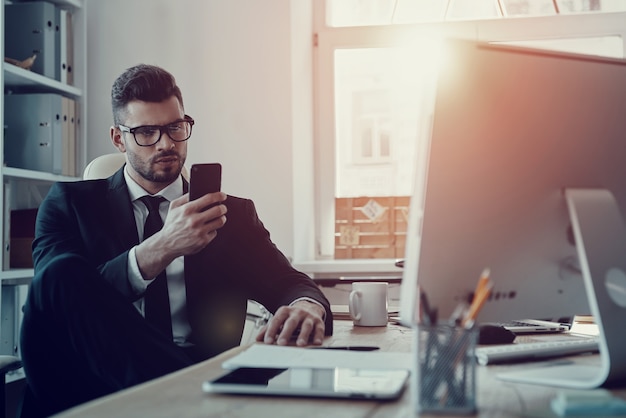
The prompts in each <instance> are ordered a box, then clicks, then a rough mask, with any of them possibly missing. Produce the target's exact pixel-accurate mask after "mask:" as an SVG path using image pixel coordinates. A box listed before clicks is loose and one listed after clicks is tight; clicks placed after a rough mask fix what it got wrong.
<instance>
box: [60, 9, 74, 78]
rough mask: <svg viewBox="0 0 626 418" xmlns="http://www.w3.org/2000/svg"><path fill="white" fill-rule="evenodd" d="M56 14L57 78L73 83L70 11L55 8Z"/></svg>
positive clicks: (72, 40) (72, 39) (72, 43)
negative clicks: (57, 30)
mask: <svg viewBox="0 0 626 418" xmlns="http://www.w3.org/2000/svg"><path fill="white" fill-rule="evenodd" d="M57 16H58V21H59V36H58V44H57V48H56V50H57V65H58V72H59V77H60V78H59V79H60V81H61V82H62V83H66V84H74V73H73V66H74V53H73V51H74V32H73V26H72V13H71V12H70V11H68V10H64V9H59V8H57Z"/></svg>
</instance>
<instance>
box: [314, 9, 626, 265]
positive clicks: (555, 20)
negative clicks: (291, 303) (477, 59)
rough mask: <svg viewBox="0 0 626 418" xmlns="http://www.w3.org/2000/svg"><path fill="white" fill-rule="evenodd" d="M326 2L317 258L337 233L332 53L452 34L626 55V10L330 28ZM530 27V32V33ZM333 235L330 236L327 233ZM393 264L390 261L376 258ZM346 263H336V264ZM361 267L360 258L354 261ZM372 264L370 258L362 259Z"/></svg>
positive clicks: (317, 35) (317, 68)
mask: <svg viewBox="0 0 626 418" xmlns="http://www.w3.org/2000/svg"><path fill="white" fill-rule="evenodd" d="M325 16H326V9H325V1H315V2H313V32H314V33H313V37H314V49H313V54H314V56H313V63H314V69H313V86H314V89H313V90H314V106H313V111H314V118H313V120H314V171H315V172H314V184H315V212H314V213H315V227H314V233H315V252H316V254H315V255H314V259H315V260H318V261H319V260H325V261H329V260H333V259H334V256H333V253H334V245H335V244H334V242H335V240H334V231H335V210H334V202H335V183H336V181H335V173H336V167H335V163H334V162H335V141H336V138H335V119H334V117H335V106H334V77H333V75H334V51H335V50H337V49H344V48H348V49H353V48H380V47H391V46H394V43H395V40H396V39H404V38H410V37H413V38H416V37H420V36H426V37H429V36H430V37H432V36H442V37H446V36H452V37H461V38H466V39H471V40H478V41H489V42H510V41H527V40H532V41H534V40H549V39H558V38H584V37H600V36H615V35H617V36H620V37H621V38H622V40H623V51H622V54H623V56H624V57H626V25H624V24H623V22H624V21H626V12H608V13H603V12H594V13H580V14H567V15H556V16H541V17H523V18H521V17H515V18H497V19H488V20H474V21H461V20H455V21H445V22H438V23H432V22H429V23H416V24H401V25H389V26H362V27H329V26H327V25H326V22H325ZM529 28H532V30H531V31H530V30H529ZM329 231H332V233H329ZM378 261H379V262H381V263H385V264H388V265H391V266H393V263H389V260H378ZM341 262H345V260H337V263H338V264H340V263H341ZM355 263H357V264H358V260H355ZM363 264H371V260H363Z"/></svg>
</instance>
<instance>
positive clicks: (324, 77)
mask: <svg viewBox="0 0 626 418" xmlns="http://www.w3.org/2000/svg"><path fill="white" fill-rule="evenodd" d="M313 4H314V12H315V21H314V22H315V23H314V30H315V34H316V40H317V44H316V49H315V53H316V60H315V65H316V68H315V75H316V79H315V92H316V104H315V112H316V115H315V120H316V124H317V126H316V137H315V142H316V159H317V161H318V164H317V166H318V167H320V169H319V170H318V172H317V173H316V183H317V187H316V189H317V196H316V198H317V200H318V205H317V210H316V242H317V248H318V253H317V254H316V258H317V259H337V258H401V257H402V256H403V250H404V247H403V245H404V238H403V233H404V230H405V229H406V224H405V223H404V222H403V219H402V218H403V213H404V211H406V210H407V208H408V197H409V196H410V195H411V191H412V186H413V177H414V170H415V168H416V167H415V164H416V163H415V161H417V157H418V153H419V149H420V146H421V145H423V143H424V139H426V138H428V126H429V112H430V111H431V105H432V100H433V97H434V86H435V72H436V64H437V62H438V60H439V59H441V57H440V56H439V52H440V48H438V44H439V43H440V41H441V40H442V39H444V38H445V37H448V36H452V37H463V38H469V39H477V40H482V41H488V42H508V43H515V44H519V45H525V46H532V47H542V48H549V49H557V50H562V51H568V52H579V53H588V54H596V55H603V56H610V57H624V56H625V54H624V42H623V39H624V36H625V35H626V27H624V25H623V22H624V19H626V0H613V1H608V0H499V1H498V0H480V1H478V0H472V1H469V0H446V1H437V0H420V1H413V0H395V1H394V0H326V1H315V2H313ZM321 162H324V164H322V163H321ZM329 162H332V164H329Z"/></svg>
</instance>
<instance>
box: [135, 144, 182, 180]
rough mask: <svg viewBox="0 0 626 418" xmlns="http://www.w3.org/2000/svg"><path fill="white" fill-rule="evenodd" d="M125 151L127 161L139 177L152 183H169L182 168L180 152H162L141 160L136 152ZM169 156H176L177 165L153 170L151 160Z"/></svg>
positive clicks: (176, 176) (178, 174)
mask: <svg viewBox="0 0 626 418" xmlns="http://www.w3.org/2000/svg"><path fill="white" fill-rule="evenodd" d="M127 153H128V157H129V158H128V162H129V163H130V165H131V167H132V168H133V169H134V170H135V171H136V172H137V173H139V175H140V176H141V177H143V178H144V179H146V180H148V181H151V182H154V183H168V184H169V183H171V182H173V181H174V180H176V179H177V178H178V176H180V172H181V171H182V169H183V164H184V163H185V161H184V160H183V158H182V157H181V156H180V154H178V153H177V152H175V151H169V152H164V153H162V154H159V155H156V156H154V157H153V158H151V159H150V160H149V161H148V162H142V161H141V159H139V158H138V157H137V155H136V154H133V153H131V152H128V151H127ZM169 156H176V157H177V158H178V166H177V167H174V168H172V169H171V170H168V171H162V172H155V171H154V170H153V169H152V161H154V160H157V159H159V158H164V157H169Z"/></svg>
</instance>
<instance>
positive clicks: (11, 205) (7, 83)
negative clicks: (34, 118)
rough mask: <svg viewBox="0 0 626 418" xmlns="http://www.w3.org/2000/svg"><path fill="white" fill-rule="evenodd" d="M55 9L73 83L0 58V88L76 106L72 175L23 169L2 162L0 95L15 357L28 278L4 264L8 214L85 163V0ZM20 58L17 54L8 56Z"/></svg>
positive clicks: (0, 332)
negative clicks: (65, 25) (63, 27)
mask: <svg viewBox="0 0 626 418" xmlns="http://www.w3.org/2000/svg"><path fill="white" fill-rule="evenodd" d="M47 1H48V2H49V3H53V4H55V5H56V6H57V7H58V8H60V9H63V10H66V11H68V12H69V13H70V14H71V18H72V32H71V33H70V35H69V36H73V38H72V39H73V42H72V45H73V49H72V54H73V66H72V74H73V82H72V84H71V85H70V84H66V83H64V82H61V81H59V80H56V79H52V78H50V77H46V76H43V75H41V74H37V73H35V72H33V71H30V70H25V69H23V68H20V67H18V66H15V65H12V64H9V63H7V62H4V59H3V62H2V71H1V72H0V84H1V85H2V88H3V93H4V94H7V93H9V92H11V93H14V94H19V93H56V94H59V95H61V96H63V97H67V98H70V99H72V100H73V101H74V102H75V103H76V106H77V109H78V110H77V113H76V115H77V121H76V122H77V125H76V126H77V127H76V142H75V143H76V149H75V157H76V164H75V166H76V177H75V176H72V175H69V176H68V175H58V174H53V173H49V172H42V171H34V170H28V169H23V168H16V167H10V166H7V164H6V163H5V161H6V157H5V153H4V151H5V129H6V123H7V122H8V121H7V120H5V97H4V94H3V95H2V97H0V122H1V124H2V126H3V130H2V132H0V155H1V156H2V166H1V167H0V180H1V181H0V183H1V184H2V199H0V213H1V214H2V222H1V223H0V228H1V230H0V236H1V237H2V240H3V241H2V254H1V264H0V267H1V269H0V354H10V355H18V356H19V328H20V324H21V318H22V310H21V307H22V306H23V303H24V300H25V297H26V293H27V290H28V285H29V283H30V281H31V279H32V277H33V274H34V270H33V269H32V268H11V266H10V262H9V260H10V258H9V257H10V251H11V248H10V230H9V229H10V216H11V211H13V210H19V209H31V208H37V207H38V206H39V204H40V203H41V201H42V200H43V198H44V197H45V195H46V193H47V192H48V190H49V188H50V186H51V185H52V184H53V183H54V182H57V181H75V180H78V179H79V177H78V175H79V174H78V173H80V171H81V169H82V167H84V166H85V160H86V147H85V138H86V124H85V104H86V97H85V86H86V33H87V32H86V22H85V5H84V3H83V0H47ZM11 3H16V2H15V1H9V0H2V7H1V8H0V21H1V22H3V24H2V28H3V29H2V31H1V32H2V33H1V34H0V36H2V39H1V42H0V55H2V57H3V58H4V57H5V50H6V48H5V35H6V34H5V33H4V28H5V27H6V25H5V24H4V20H5V12H6V11H5V6H6V5H8V4H11ZM12 58H17V59H21V58H23V57H12ZM22 377H23V372H22V371H21V370H18V371H17V372H14V373H12V374H9V375H8V376H7V381H9V382H10V381H12V380H17V379H20V378H22Z"/></svg>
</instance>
